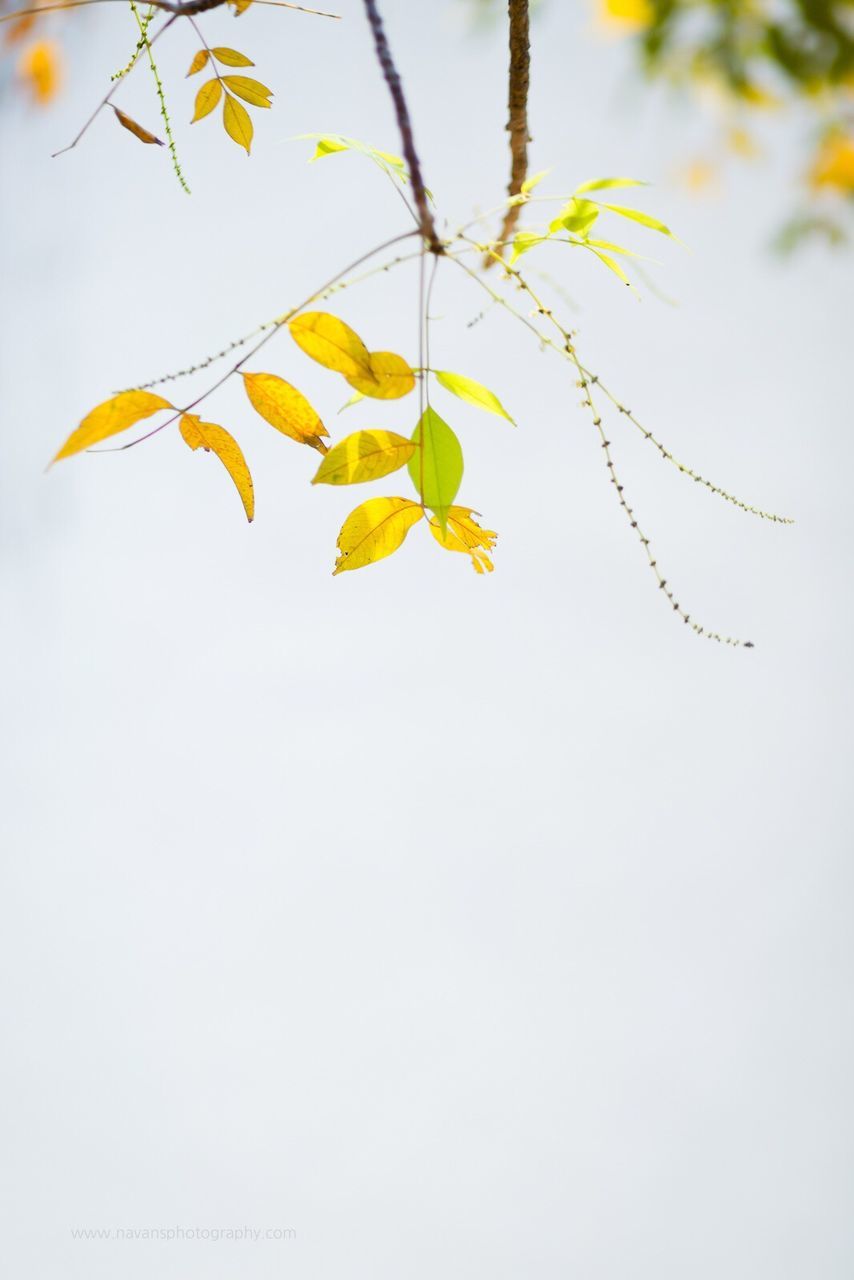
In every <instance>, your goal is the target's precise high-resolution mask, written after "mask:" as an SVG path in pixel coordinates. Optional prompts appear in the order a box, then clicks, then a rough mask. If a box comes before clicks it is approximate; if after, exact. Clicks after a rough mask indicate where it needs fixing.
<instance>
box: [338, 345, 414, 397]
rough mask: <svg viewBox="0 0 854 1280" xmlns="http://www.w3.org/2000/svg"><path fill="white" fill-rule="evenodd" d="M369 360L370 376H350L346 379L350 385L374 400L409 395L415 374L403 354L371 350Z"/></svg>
mask: <svg viewBox="0 0 854 1280" xmlns="http://www.w3.org/2000/svg"><path fill="white" fill-rule="evenodd" d="M370 362H371V376H370V378H365V377H362V376H361V375H359V377H357V378H353V377H350V378H348V379H347V381H348V382H349V383H350V386H351V387H355V389H356V390H357V391H361V392H362V395H365V396H372V397H373V399H374V400H399V399H400V397H401V396H407V395H409V393H410V391H411V390H412V389H413V387H414V386H415V374H414V373H413V372H412V370H411V369H410V367H409V365H408V364H407V363H406V361H405V360H404V358H403V356H398V355H395V353H394V352H393V351H372V352H371V354H370Z"/></svg>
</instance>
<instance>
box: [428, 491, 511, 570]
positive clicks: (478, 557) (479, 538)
mask: <svg viewBox="0 0 854 1280" xmlns="http://www.w3.org/2000/svg"><path fill="white" fill-rule="evenodd" d="M474 515H475V512H474V511H470V510H469V508H468V507H449V508H448V527H447V529H445V530H444V531H443V529H442V526H441V525H440V523H439V521H438V520H437V518H436V517H435V516H431V517H430V532H431V533H432V535H433V537H434V538H435V539H436V541H437V542H438V544H439V546H440V547H444V548H445V550H446V551H461V552H462V553H463V554H464V555H469V556H471V562H472V567H473V568H474V571H475V573H492V570H493V568H494V567H495V566H494V565H493V563H492V560H491V559H490V557H489V555H488V554H487V552H489V551H491V550H492V548H493V547H494V546H495V541H496V538H497V537H498V534H497V533H495V532H494V531H493V530H492V529H481V527H480V525H479V524H478V523H477V521H476V520H475V519H474Z"/></svg>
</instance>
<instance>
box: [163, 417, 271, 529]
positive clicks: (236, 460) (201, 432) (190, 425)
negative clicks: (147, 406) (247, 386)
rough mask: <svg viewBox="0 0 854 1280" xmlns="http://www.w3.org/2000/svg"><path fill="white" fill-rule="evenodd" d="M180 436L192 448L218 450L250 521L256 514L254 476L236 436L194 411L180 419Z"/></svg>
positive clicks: (214, 451) (216, 451)
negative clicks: (201, 418) (202, 419)
mask: <svg viewBox="0 0 854 1280" xmlns="http://www.w3.org/2000/svg"><path fill="white" fill-rule="evenodd" d="M180 429H181V435H182V436H183V438H184V440H185V441H186V443H187V444H188V445H189V446H190V448H191V449H205V450H206V451H208V452H209V453H215V454H216V456H217V457H218V458H219V460H220V462H221V463H222V465H223V466H224V467H225V469H226V471H227V472H228V474H229V475H230V476H231V478H232V480H233V481H234V486H235V488H236V489H237V492H238V493H239V494H240V501H241V502H242V503H243V510H244V511H245V512H246V519H247V520H249V521H250V522H251V521H252V519H253V517H254V515H255V489H254V487H253V484H252V475H251V473H250V471H249V468H248V466H247V465H246V459H245V458H244V456H243V450H242V449H241V448H240V445H239V444H238V443H237V441H236V440H235V438H234V436H232V435H230V434H229V432H228V431H226V429H225V427H218V426H217V425H216V423H213V422H202V421H201V420H200V418H199V416H198V414H195V413H185V414H184V416H183V417H182V418H181V427H180Z"/></svg>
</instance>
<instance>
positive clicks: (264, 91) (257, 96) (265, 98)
mask: <svg viewBox="0 0 854 1280" xmlns="http://www.w3.org/2000/svg"><path fill="white" fill-rule="evenodd" d="M222 79H223V83H224V84H225V87H226V88H227V89H230V90H231V92H232V93H236V94H237V96H238V98H242V99H243V101H244V102H248V103H249V104H250V106H253V107H269V106H270V101H269V99H270V98H271V96H272V93H273V90H272V89H268V88H267V86H266V85H265V84H262V83H261V81H260V80H251V79H250V78H249V76H223V77H222ZM250 141H251V135H250ZM248 149H249V148H248V147H247V150H248Z"/></svg>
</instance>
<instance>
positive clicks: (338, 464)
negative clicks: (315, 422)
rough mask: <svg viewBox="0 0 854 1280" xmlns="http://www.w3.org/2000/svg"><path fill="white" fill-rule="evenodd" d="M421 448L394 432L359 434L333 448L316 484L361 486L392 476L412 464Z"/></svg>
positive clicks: (325, 460)
mask: <svg viewBox="0 0 854 1280" xmlns="http://www.w3.org/2000/svg"><path fill="white" fill-rule="evenodd" d="M417 447H418V446H417V445H416V444H414V443H413V441H411V440H407V439H406V437H405V436H399V435H397V434H396V433H395V432H394V431H356V432H354V433H353V435H351V436H347V437H346V438H345V439H344V440H340V441H339V442H338V444H336V445H333V447H332V448H331V449H330V450H329V452H328V453H327V455H326V457H325V458H324V459H323V461H322V462H321V464H320V466H319V467H318V469H317V475H316V476H315V477H314V479H313V480H312V482H311V483H312V484H361V483H362V482H363V481H365V480H378V479H379V477H380V476H387V475H390V474H391V472H392V471H397V469H398V467H402V466H403V465H404V463H406V462H408V461H409V459H410V458H411V457H412V455H413V454H414V453H415V450H416V449H417Z"/></svg>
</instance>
